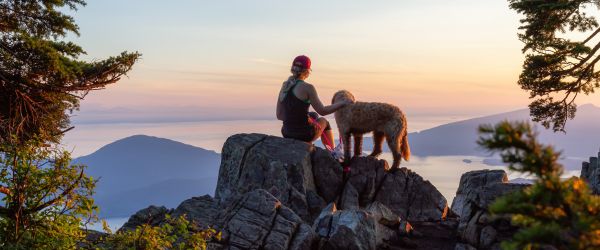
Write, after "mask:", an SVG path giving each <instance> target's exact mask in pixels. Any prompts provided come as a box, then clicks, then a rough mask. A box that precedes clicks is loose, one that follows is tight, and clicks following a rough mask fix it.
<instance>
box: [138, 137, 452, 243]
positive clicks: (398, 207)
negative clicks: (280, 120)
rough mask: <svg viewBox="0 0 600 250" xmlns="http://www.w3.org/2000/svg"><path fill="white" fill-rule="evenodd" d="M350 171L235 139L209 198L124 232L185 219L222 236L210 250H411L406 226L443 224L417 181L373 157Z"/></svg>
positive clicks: (442, 212) (436, 200)
mask: <svg viewBox="0 0 600 250" xmlns="http://www.w3.org/2000/svg"><path fill="white" fill-rule="evenodd" d="M350 169H351V170H350V172H349V173H346V174H344V172H343V171H342V167H341V165H340V164H339V163H338V162H337V161H336V160H335V159H334V158H333V157H331V155H330V153H329V152H328V151H325V150H323V149H320V148H317V147H314V146H313V145H310V144H307V143H304V142H300V141H296V140H291V139H284V138H279V137H274V136H267V135H261V134H238V135H234V136H231V137H230V138H229V139H227V141H226V142H225V144H224V146H223V150H222V160H221V168H220V171H219V179H218V182H217V188H216V191H215V197H214V198H212V197H210V196H202V197H194V198H191V199H188V200H186V201H184V202H182V203H181V204H180V205H179V206H178V207H177V208H176V209H174V210H168V209H166V208H156V207H152V208H148V209H145V210H142V211H140V212H138V213H137V214H136V215H134V216H132V219H130V221H131V223H128V224H126V225H127V228H135V226H136V225H141V224H144V223H145V222H148V221H150V222H151V223H152V225H159V224H160V223H163V222H164V217H165V216H166V215H167V214H169V215H171V216H181V215H185V216H186V217H187V219H188V220H190V221H192V222H193V223H194V224H196V225H199V226H200V228H207V227H212V228H215V229H217V230H218V231H220V232H222V235H223V237H222V240H221V241H219V242H211V243H210V245H209V248H210V249H314V248H318V249H376V248H377V247H381V246H384V245H386V244H387V243H389V242H394V241H400V242H404V243H403V244H404V245H408V246H413V243H410V240H409V239H408V238H407V237H412V236H414V235H415V233H414V232H415V231H413V229H412V226H411V223H413V221H414V222H427V221H432V223H437V224H440V221H442V220H444V219H445V218H446V215H447V213H448V206H447V202H446V199H445V198H444V197H443V196H442V195H441V193H440V192H439V191H438V190H437V189H436V188H435V187H434V186H433V185H432V184H431V183H429V181H426V180H424V179H423V178H422V177H421V176H419V175H418V174H416V173H414V172H412V171H410V170H408V169H406V168H401V169H399V170H397V171H387V169H388V164H387V162H386V161H384V160H378V159H376V158H373V157H358V158H355V159H353V160H352V162H351V165H350ZM328 204H329V206H328ZM338 208H339V209H338ZM146 214H150V215H151V216H149V217H148V216H147V217H143V215H146ZM134 217H135V218H134ZM138 217H139V218H138ZM149 218H150V219H149ZM154 218H156V219H154ZM161 218H162V219H161ZM409 221H410V222H409ZM311 225H312V226H311Z"/></svg>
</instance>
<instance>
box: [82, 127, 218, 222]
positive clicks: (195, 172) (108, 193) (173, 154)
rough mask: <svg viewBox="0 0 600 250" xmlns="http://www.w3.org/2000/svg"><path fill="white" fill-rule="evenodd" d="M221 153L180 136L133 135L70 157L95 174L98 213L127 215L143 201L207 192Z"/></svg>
mask: <svg viewBox="0 0 600 250" xmlns="http://www.w3.org/2000/svg"><path fill="white" fill-rule="evenodd" d="M220 161H221V157H220V155H219V154H218V153H215V152H214V151H209V150H205V149H202V148H198V147H194V146H191V145H187V144H183V143H180V142H176V141H172V140H168V139H163V138H158V137H152V136H145V135H135V136H131V137H127V138H124V139H121V140H118V141H115V142H113V143H110V144H108V145H106V146H104V147H102V148H100V149H99V150H98V151H96V152H94V153H92V154H90V155H87V156H83V157H79V158H77V159H75V160H74V162H75V163H83V164H85V165H87V166H88V169H87V171H86V172H87V174H88V175H91V176H93V177H94V178H97V179H99V180H100V181H99V182H98V184H97V187H96V195H95V200H96V202H97V204H99V205H100V207H101V208H102V210H101V216H105V217H118V216H129V215H131V214H132V213H133V212H135V211H137V210H139V209H141V208H144V207H146V206H148V205H165V206H169V207H174V206H177V205H178V204H179V203H180V202H181V201H183V200H184V199H187V198H190V197H192V196H199V195H204V194H213V193H214V187H215V186H216V180H217V175H218V172H219V163H220Z"/></svg>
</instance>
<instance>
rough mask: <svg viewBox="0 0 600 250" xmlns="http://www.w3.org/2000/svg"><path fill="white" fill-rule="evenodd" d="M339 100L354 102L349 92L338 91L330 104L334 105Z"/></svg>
mask: <svg viewBox="0 0 600 250" xmlns="http://www.w3.org/2000/svg"><path fill="white" fill-rule="evenodd" d="M341 100H348V101H352V102H354V101H356V100H355V99H354V95H352V93H350V91H348V90H340V91H338V92H336V93H335V95H333V99H331V104H334V103H336V102H338V101H341Z"/></svg>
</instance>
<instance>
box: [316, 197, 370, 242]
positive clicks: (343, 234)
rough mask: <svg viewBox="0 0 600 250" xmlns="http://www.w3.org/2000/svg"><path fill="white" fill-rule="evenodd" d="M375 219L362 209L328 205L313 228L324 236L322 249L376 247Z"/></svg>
mask: <svg viewBox="0 0 600 250" xmlns="http://www.w3.org/2000/svg"><path fill="white" fill-rule="evenodd" d="M375 224H376V222H375V219H374V218H373V216H370V215H369V214H368V213H366V212H364V211H361V210H336V209H335V205H329V206H327V207H326V208H325V209H324V210H323V212H322V213H321V214H320V215H319V217H317V219H316V220H315V224H314V225H313V228H314V229H315V232H317V234H318V235H319V236H320V237H322V238H321V242H320V249H365V250H366V249H375V247H376V245H377V242H376V241H377V238H376V229H375Z"/></svg>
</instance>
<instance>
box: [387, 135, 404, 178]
mask: <svg viewBox="0 0 600 250" xmlns="http://www.w3.org/2000/svg"><path fill="white" fill-rule="evenodd" d="M385 140H386V141H387V143H388V146H389V147H390V151H392V156H394V163H392V167H391V168H390V170H391V171H394V170H396V169H398V168H399V167H400V161H402V154H401V153H400V143H399V141H398V140H399V138H398V134H393V135H390V134H386V135H385Z"/></svg>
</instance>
